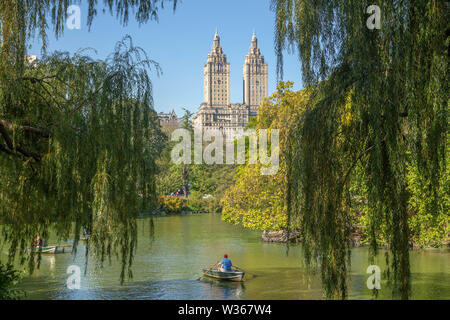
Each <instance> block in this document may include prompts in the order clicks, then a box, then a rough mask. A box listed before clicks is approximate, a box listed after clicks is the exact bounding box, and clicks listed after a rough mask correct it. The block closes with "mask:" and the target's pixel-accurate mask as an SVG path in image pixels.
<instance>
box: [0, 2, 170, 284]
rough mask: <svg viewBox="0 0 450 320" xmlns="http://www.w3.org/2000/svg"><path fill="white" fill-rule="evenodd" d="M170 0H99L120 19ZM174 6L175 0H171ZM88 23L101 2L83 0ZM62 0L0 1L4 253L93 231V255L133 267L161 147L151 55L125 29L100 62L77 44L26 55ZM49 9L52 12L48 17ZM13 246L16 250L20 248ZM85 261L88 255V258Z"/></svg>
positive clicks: (56, 21) (60, 22)
mask: <svg viewBox="0 0 450 320" xmlns="http://www.w3.org/2000/svg"><path fill="white" fill-rule="evenodd" d="M167 2H168V1H163V0H161V1H159V0H141V1H134V0H133V1H131V0H121V1H106V0H105V1H104V2H103V6H104V7H105V8H108V9H109V10H111V12H115V13H116V15H117V17H118V18H120V20H121V22H122V23H126V22H127V21H128V17H129V15H130V12H131V11H133V10H136V19H137V20H138V21H139V22H142V23H143V22H146V21H148V20H150V19H156V18H157V12H158V8H161V7H162V6H163V5H164V3H167ZM172 2H173V4H174V5H176V1H172ZM88 4H89V19H88V25H90V24H91V23H92V19H93V18H94V17H95V15H96V13H97V10H96V9H97V8H98V7H99V5H98V1H94V0H90V1H88ZM68 5H69V1H67V0H44V1H31V0H13V1H1V2H0V174H1V175H2V179H1V181H0V223H1V224H2V231H1V232H2V242H3V243H6V244H8V245H9V255H10V261H11V260H13V259H14V257H15V256H16V253H17V252H19V256H20V257H21V261H22V262H24V261H25V260H26V259H28V261H29V262H30V263H29V266H30V270H32V269H33V268H34V266H35V264H34V259H33V256H34V253H30V254H26V253H25V248H26V247H29V246H32V244H33V240H34V239H35V238H36V236H37V235H40V236H41V237H48V235H49V233H50V232H53V234H54V235H56V237H58V238H60V239H68V238H69V237H71V238H73V239H74V249H75V250H76V246H77V243H78V239H79V234H80V230H81V228H82V226H88V228H89V229H90V230H91V238H90V240H89V245H88V249H89V250H87V251H86V257H87V256H88V251H90V252H92V253H93V255H94V256H96V257H98V259H96V261H99V262H100V264H102V263H103V261H104V260H105V259H106V258H107V257H112V256H117V257H118V258H120V259H121V262H122V273H121V279H122V280H123V279H124V277H125V276H126V275H129V276H131V265H132V260H133V254H134V252H135V249H136V241H137V231H136V217H137V214H138V213H139V212H142V211H145V210H149V208H151V207H152V205H153V204H154V201H155V197H154V196H155V190H154V189H155V173H156V168H155V160H156V158H157V157H158V154H159V153H160V151H161V149H162V145H161V132H160V127H159V124H158V119H157V115H156V113H155V112H154V110H153V99H152V84H151V81H150V76H149V72H150V71H156V73H159V71H160V68H159V66H158V64H157V63H155V62H154V61H152V60H150V59H149V58H148V57H147V55H146V53H145V52H144V51H143V50H142V49H140V48H138V47H136V46H135V45H134V44H133V42H132V40H131V38H130V37H126V38H124V39H123V40H122V41H120V42H118V43H117V45H116V48H115V50H114V52H113V53H112V54H111V55H110V56H109V57H108V58H107V59H106V60H104V61H101V60H94V59H92V58H90V57H89V56H88V55H86V54H85V53H84V52H78V53H76V54H74V55H70V54H68V53H62V52H56V53H53V54H49V55H44V56H43V57H42V59H39V61H37V62H36V61H32V60H30V59H28V58H27V56H26V54H27V45H28V43H29V40H30V37H32V36H33V35H34V33H35V32H36V31H38V32H39V34H40V36H41V37H42V39H43V40H44V41H43V43H44V44H43V48H44V49H45V45H46V35H47V31H48V28H49V27H50V26H51V25H52V26H53V27H54V31H55V33H56V35H61V33H62V32H63V30H64V27H63V26H64V22H65V19H66V10H67V8H68ZM49 17H50V21H51V23H50V22H49V20H48V19H49ZM17 249H20V250H19V251H17ZM86 263H87V259H86Z"/></svg>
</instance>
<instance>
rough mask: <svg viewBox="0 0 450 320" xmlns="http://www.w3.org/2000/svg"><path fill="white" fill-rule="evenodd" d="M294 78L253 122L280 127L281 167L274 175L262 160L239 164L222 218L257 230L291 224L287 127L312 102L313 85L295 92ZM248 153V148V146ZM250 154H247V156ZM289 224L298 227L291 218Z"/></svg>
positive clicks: (259, 112)
mask: <svg viewBox="0 0 450 320" xmlns="http://www.w3.org/2000/svg"><path fill="white" fill-rule="evenodd" d="M292 86H293V83H292V82H287V83H283V82H280V84H279V85H278V88H277V92H275V93H274V94H273V95H272V96H271V97H270V98H269V99H267V100H266V101H265V102H264V103H262V105H261V106H260V107H259V109H258V116H257V118H256V120H255V121H254V122H252V123H250V126H254V128H255V129H256V132H259V130H260V129H278V130H279V135H280V141H279V144H280V149H279V150H280V167H279V170H278V172H277V173H276V174H275V175H262V174H261V171H260V170H261V167H262V166H261V164H256V165H252V164H245V165H241V166H239V168H238V170H237V173H236V175H235V177H234V184H233V185H232V186H231V187H230V188H229V189H227V191H226V193H225V196H224V197H223V199H222V205H223V212H222V218H223V220H225V221H227V222H230V223H233V224H241V225H243V226H244V227H247V228H251V229H256V230H276V231H278V230H285V229H287V228H288V215H287V207H286V202H285V195H286V173H287V167H286V161H285V152H286V142H287V141H288V134H289V131H288V128H289V127H290V126H291V124H292V122H294V121H299V119H300V118H301V116H302V114H303V112H304V111H305V109H306V107H307V105H308V104H309V103H310V102H311V101H310V100H311V99H310V97H311V94H312V90H311V89H304V90H302V91H298V92H293V91H292ZM246 150H247V153H248V148H246ZM247 158H248V157H247ZM289 227H290V228H297V227H299V225H298V223H296V222H295V221H290V223H289Z"/></svg>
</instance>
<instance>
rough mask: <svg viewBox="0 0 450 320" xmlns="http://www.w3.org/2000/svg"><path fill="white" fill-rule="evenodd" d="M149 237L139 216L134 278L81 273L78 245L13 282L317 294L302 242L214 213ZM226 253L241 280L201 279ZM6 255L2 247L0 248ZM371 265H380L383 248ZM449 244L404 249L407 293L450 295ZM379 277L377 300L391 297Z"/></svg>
mask: <svg viewBox="0 0 450 320" xmlns="http://www.w3.org/2000/svg"><path fill="white" fill-rule="evenodd" d="M154 224H155V238H154V240H153V242H152V241H151V238H150V236H149V233H150V219H148V218H143V219H140V220H139V222H138V227H139V235H138V248H137V253H136V256H135V260H134V265H133V274H134V277H133V279H132V280H127V282H126V283H125V284H124V285H123V286H122V285H120V281H119V275H120V263H119V262H117V261H115V260H113V262H112V265H109V264H108V263H107V264H106V265H105V267H104V268H103V269H101V270H96V269H95V268H94V267H93V266H92V265H89V267H88V270H87V273H86V275H85V274H84V244H83V243H81V244H80V245H79V248H78V254H77V256H73V255H72V254H70V253H68V254H59V255H42V261H41V267H40V269H39V270H36V271H35V273H34V274H33V275H31V276H26V277H25V278H24V279H23V281H22V283H21V284H20V288H21V289H24V290H25V291H26V292H27V297H26V298H27V299H52V300H53V299H89V300H94V299H188V300H190V299H192V300H201V299H208V300H209V299H225V300H227V299H252V300H268V299H282V300H292V299H321V298H322V291H321V287H320V280H319V278H318V277H312V278H310V279H309V280H308V275H307V274H306V273H305V271H304V270H303V269H302V264H301V262H302V249H301V245H292V246H291V247H290V250H289V254H288V255H287V254H286V245H284V244H276V243H264V242H262V241H261V240H260V237H261V232H256V231H251V230H247V229H244V228H242V227H240V226H233V225H230V224H228V223H225V222H223V221H221V219H220V215H219V214H201V215H194V214H192V215H179V216H166V217H157V218H154ZM225 253H227V254H228V255H229V257H230V259H231V260H232V262H233V264H235V265H237V266H239V267H241V268H243V269H245V270H246V271H247V275H246V281H245V282H243V283H226V282H217V281H214V280H207V279H202V280H200V281H197V278H198V277H199V276H201V269H202V268H203V267H208V266H210V265H212V264H214V263H215V262H216V261H218V260H221V259H222V257H223V254H225ZM2 254H3V255H4V256H5V254H6V251H5V249H3V252H2ZM376 264H377V265H379V266H380V268H381V270H382V271H383V270H384V267H385V265H384V257H383V254H382V252H381V253H380V257H379V258H378V259H377V261H376ZM70 265H77V266H79V267H80V268H81V270H82V274H81V288H80V289H79V290H69V289H68V288H67V284H66V281H67V278H68V277H69V275H68V274H67V273H66V272H67V268H68V266H70ZM368 266H369V263H368V249H367V248H364V247H361V248H355V249H353V250H352V267H351V282H350V294H349V299H371V298H372V293H371V291H370V290H369V289H367V286H366V281H367V278H368V277H369V275H368V274H366V269H367V267H368ZM449 266H450V250H448V249H445V250H415V251H411V271H412V298H413V299H450V267H449ZM391 297H392V295H391V289H390V288H389V287H388V285H387V283H386V279H384V278H382V282H381V290H380V294H379V297H378V298H380V299H391Z"/></svg>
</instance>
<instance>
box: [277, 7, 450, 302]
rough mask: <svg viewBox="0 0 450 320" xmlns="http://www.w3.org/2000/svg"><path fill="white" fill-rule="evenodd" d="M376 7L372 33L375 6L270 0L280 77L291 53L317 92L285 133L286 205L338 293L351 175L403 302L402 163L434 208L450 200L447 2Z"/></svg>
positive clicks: (406, 271) (342, 292) (405, 198)
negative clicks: (370, 10) (362, 191)
mask: <svg viewBox="0 0 450 320" xmlns="http://www.w3.org/2000/svg"><path fill="white" fill-rule="evenodd" d="M375 2H376V3H375V4H377V5H378V6H379V7H380V8H381V13H382V15H381V29H380V30H377V29H375V30H369V29H368V28H367V27H366V20H367V19H368V18H369V15H368V14H366V10H367V7H368V6H369V5H371V4H374V3H373V1H357V2H355V1H352V0H332V1H329V0H319V1H311V0H273V1H272V9H273V10H274V12H275V15H276V21H275V30H276V52H277V54H278V62H279V63H278V71H279V75H280V76H281V75H282V62H283V59H282V58H283V52H284V50H285V49H291V50H293V51H297V52H298V55H299V59H300V61H301V71H302V76H303V81H304V83H305V84H306V85H312V86H316V87H318V89H319V93H318V102H317V103H316V104H315V105H314V106H312V107H310V108H308V110H307V111H306V113H305V116H304V118H303V120H302V121H299V122H298V123H296V125H294V126H293V127H292V128H291V130H292V131H291V134H290V135H289V136H290V137H292V139H291V140H290V141H289V145H290V151H289V152H288V156H287V166H288V169H289V170H288V183H287V186H288V193H287V199H288V212H289V214H290V215H292V216H298V217H300V220H301V226H302V232H303V238H304V241H305V242H304V245H305V246H304V247H305V251H306V255H305V256H306V261H307V262H308V263H309V264H310V265H311V264H313V261H318V262H319V265H320V267H321V274H322V280H323V285H324V289H325V293H326V296H327V297H340V298H345V297H346V296H347V280H348V278H347V275H348V270H349V261H350V260H349V257H350V250H349V246H350V242H351V232H350V231H351V227H350V223H349V219H350V214H349V212H350V210H349V209H348V206H349V203H350V200H351V197H352V196H351V185H352V181H353V180H354V179H355V176H356V171H355V168H357V167H358V166H361V170H360V171H359V172H360V177H362V178H363V183H364V185H365V188H366V191H367V201H368V206H369V208H370V210H369V217H370V218H369V221H368V223H369V228H370V230H371V232H370V233H371V234H372V235H373V236H372V243H371V247H372V249H373V253H375V252H376V248H377V245H378V244H377V241H376V239H377V237H376V234H378V233H379V232H380V229H381V227H382V225H383V226H384V227H385V228H386V230H385V231H386V235H387V242H388V245H389V249H390V253H391V254H390V255H387V257H388V260H389V265H390V267H391V268H392V271H393V272H392V273H393V277H394V291H395V292H398V293H399V294H400V296H401V297H402V298H407V297H408V296H409V294H410V266H409V251H408V250H409V241H410V229H409V217H410V212H409V206H408V203H409V200H410V196H411V194H410V191H409V190H408V172H409V171H408V165H410V164H413V165H414V166H415V167H416V168H417V170H418V172H419V175H420V179H421V180H422V181H427V183H424V184H422V185H426V188H427V196H429V197H430V203H431V204H432V205H433V206H434V207H435V208H437V209H438V210H435V211H434V212H442V211H443V210H445V207H444V205H443V204H445V203H444V202H445V201H446V203H447V204H448V196H449V195H448V188H446V189H444V188H445V185H443V184H442V183H441V182H442V181H443V179H442V177H443V175H444V174H445V172H446V165H447V160H448V158H449V154H448V148H447V144H448V140H447V139H448V103H449V96H448V92H449V90H448V84H449V83H450V82H449V78H448V74H449V73H448V58H449V21H450V19H449V4H448V2H447V1H436V0H431V1H429V0H414V1H413V0H395V1H391V0H389V1H388V0H379V1H375ZM447 185H448V184H447ZM445 199H447V200H445ZM447 209H448V206H447ZM444 214H446V215H448V211H447V212H444Z"/></svg>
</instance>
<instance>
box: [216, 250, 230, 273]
mask: <svg viewBox="0 0 450 320" xmlns="http://www.w3.org/2000/svg"><path fill="white" fill-rule="evenodd" d="M232 265H233V264H232V263H231V260H230V259H228V255H227V254H225V255H224V256H223V260H222V261H220V267H219V271H220V272H228V271H232V269H231V266H232Z"/></svg>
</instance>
